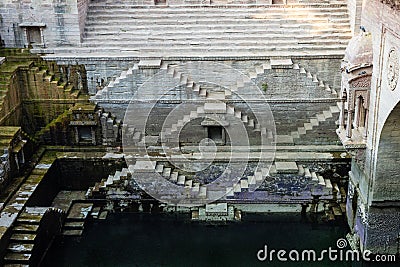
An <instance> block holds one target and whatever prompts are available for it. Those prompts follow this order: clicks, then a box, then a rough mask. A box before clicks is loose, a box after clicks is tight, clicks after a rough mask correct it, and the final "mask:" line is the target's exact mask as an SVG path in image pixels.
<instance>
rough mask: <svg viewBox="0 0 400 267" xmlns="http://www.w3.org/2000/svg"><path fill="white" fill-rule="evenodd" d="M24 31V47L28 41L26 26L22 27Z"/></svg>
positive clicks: (27, 45)
mask: <svg viewBox="0 0 400 267" xmlns="http://www.w3.org/2000/svg"><path fill="white" fill-rule="evenodd" d="M23 31H24V44H25V48H28V47H29V42H28V29H27V28H26V27H24V28H23Z"/></svg>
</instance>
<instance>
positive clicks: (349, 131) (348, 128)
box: [346, 110, 354, 139]
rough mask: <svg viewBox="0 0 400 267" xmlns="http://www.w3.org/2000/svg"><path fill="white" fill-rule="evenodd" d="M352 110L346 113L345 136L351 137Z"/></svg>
mask: <svg viewBox="0 0 400 267" xmlns="http://www.w3.org/2000/svg"><path fill="white" fill-rule="evenodd" d="M353 112H354V110H349V111H348V113H347V129H346V130H347V131H346V137H347V138H349V139H350V138H351V135H352V127H351V126H352V124H353Z"/></svg>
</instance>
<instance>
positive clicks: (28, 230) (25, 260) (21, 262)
mask: <svg viewBox="0 0 400 267" xmlns="http://www.w3.org/2000/svg"><path fill="white" fill-rule="evenodd" d="M48 212H56V213H58V214H61V213H62V211H61V210H59V209H54V208H49V207H32V208H28V207H27V208H25V210H24V211H23V212H22V213H21V214H20V215H19V216H18V218H17V220H16V222H15V224H14V226H13V228H12V233H11V237H10V241H9V244H8V247H7V250H6V251H7V252H6V254H5V256H4V263H5V265H4V266H9V267H11V266H17V265H18V266H32V265H31V264H33V265H36V264H37V262H38V260H39V259H40V258H41V257H42V254H43V253H44V250H45V249H46V247H43V245H41V242H47V241H48V242H50V240H51V238H53V237H52V236H50V235H51V234H55V233H52V231H54V230H50V229H48V230H47V231H45V232H46V233H45V234H43V231H42V234H41V233H40V229H41V228H42V227H43V228H44V227H49V226H48V225H44V226H42V223H43V220H42V219H43V218H44V216H45V215H46V213H48ZM52 218H53V219H56V218H55V217H52ZM56 220H57V219H56ZM43 239H50V240H43Z"/></svg>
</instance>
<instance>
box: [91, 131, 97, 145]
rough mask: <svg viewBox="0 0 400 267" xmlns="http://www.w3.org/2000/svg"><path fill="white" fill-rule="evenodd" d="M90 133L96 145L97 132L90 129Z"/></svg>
mask: <svg viewBox="0 0 400 267" xmlns="http://www.w3.org/2000/svg"><path fill="white" fill-rule="evenodd" d="M90 132H91V134H92V144H93V145H96V131H95V130H94V127H90Z"/></svg>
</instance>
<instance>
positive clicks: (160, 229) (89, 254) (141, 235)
mask: <svg viewBox="0 0 400 267" xmlns="http://www.w3.org/2000/svg"><path fill="white" fill-rule="evenodd" d="M347 231H348V229H347V227H346V226H345V224H344V223H342V224H336V225H326V224H325V225H318V224H315V223H311V222H308V221H305V220H304V219H302V218H301V217H300V216H293V215H291V216H283V215H279V216H278V215H273V216H272V215H271V216H246V215H244V221H243V222H240V223H230V224H228V225H223V226H210V225H204V224H196V223H190V222H188V221H187V220H184V219H182V218H176V216H174V215H166V214H157V215H154V214H143V213H142V214H137V213H136V214H135V213H122V214H111V215H109V216H108V218H107V219H106V220H104V221H96V222H94V223H92V224H89V225H87V226H86V228H85V231H84V234H83V236H82V237H79V238H76V237H75V238H74V237H63V238H61V237H60V238H58V239H56V240H55V241H54V243H53V245H52V247H51V249H50V250H49V251H48V253H47V256H46V257H45V260H44V264H43V266H113V267H117V266H139V267H145V266H173V267H179V266H185V267H187V266H207V267H212V266H246V267H247V266H352V264H351V263H350V262H330V261H324V262H286V263H283V262H279V261H278V260H277V259H276V258H275V260H274V261H272V262H267V261H264V262H260V261H258V260H257V256H256V254H257V252H258V251H259V250H260V249H262V248H263V247H264V245H268V248H269V249H276V250H278V249H287V250H291V249H298V250H301V249H315V250H317V251H321V250H322V249H327V248H328V247H329V246H331V247H334V248H336V241H337V239H338V238H343V237H345V235H346V233H347Z"/></svg>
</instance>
